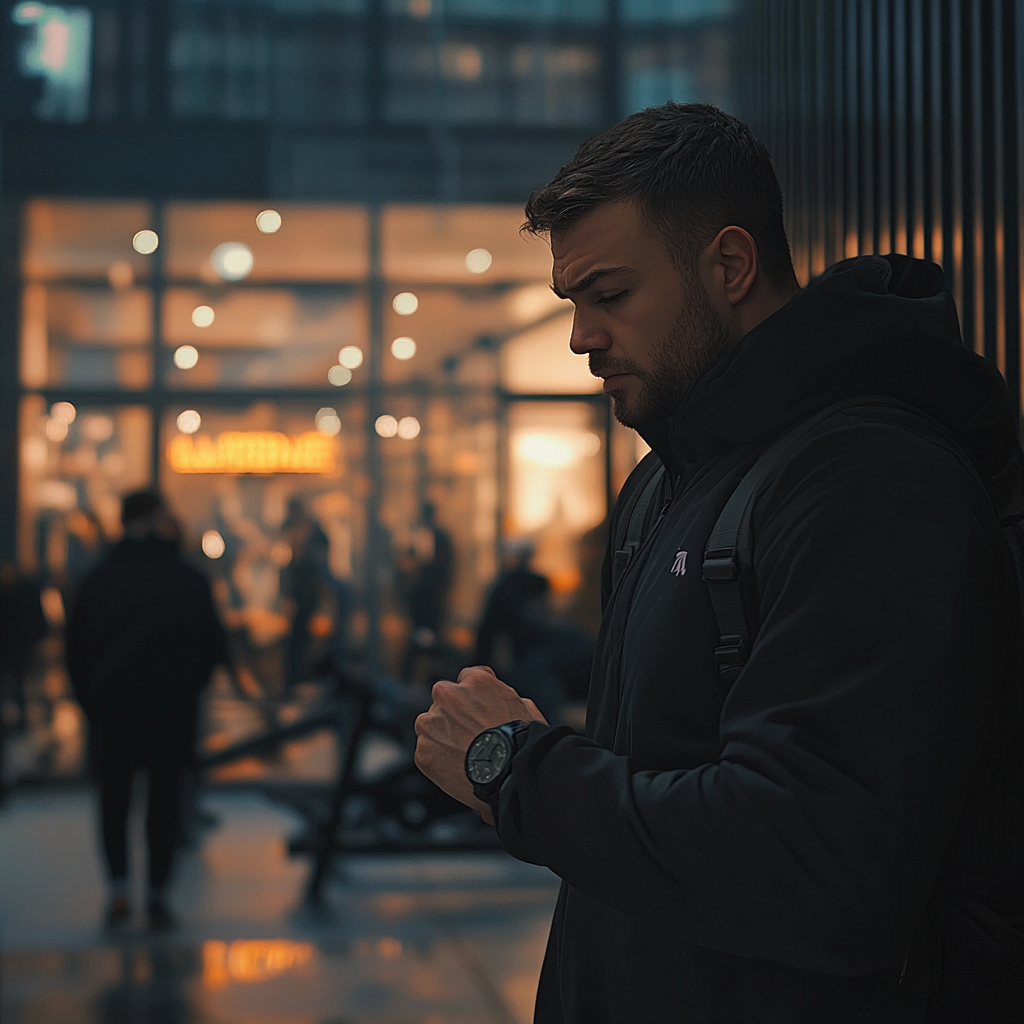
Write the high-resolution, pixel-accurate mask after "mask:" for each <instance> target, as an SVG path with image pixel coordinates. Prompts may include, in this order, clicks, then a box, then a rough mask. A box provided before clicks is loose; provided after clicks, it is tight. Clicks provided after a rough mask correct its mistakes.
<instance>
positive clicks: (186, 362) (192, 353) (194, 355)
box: [174, 345, 199, 370]
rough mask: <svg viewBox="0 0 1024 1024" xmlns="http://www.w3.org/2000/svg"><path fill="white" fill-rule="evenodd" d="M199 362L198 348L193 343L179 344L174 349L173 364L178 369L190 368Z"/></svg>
mask: <svg viewBox="0 0 1024 1024" xmlns="http://www.w3.org/2000/svg"><path fill="white" fill-rule="evenodd" d="M198 362H199V349H197V348H196V347H195V345H179V346H178V348H176V349H175V350H174V365H175V366H176V367H177V368H178V369H179V370H191V369H192V367H193V366H195V365H196V363H198Z"/></svg>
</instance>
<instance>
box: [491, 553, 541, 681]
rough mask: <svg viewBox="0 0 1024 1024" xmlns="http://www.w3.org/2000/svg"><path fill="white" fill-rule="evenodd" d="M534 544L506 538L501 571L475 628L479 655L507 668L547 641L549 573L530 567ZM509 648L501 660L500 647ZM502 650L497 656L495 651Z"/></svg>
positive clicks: (493, 663)
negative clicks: (545, 573)
mask: <svg viewBox="0 0 1024 1024" xmlns="http://www.w3.org/2000/svg"><path fill="white" fill-rule="evenodd" d="M533 549H534V546H533V544H532V543H531V542H530V541H527V540H523V539H520V538H512V539H510V540H508V541H506V542H505V551H504V559H503V562H504V564H503V566H502V572H501V575H500V576H499V577H498V578H497V579H496V580H495V581H494V585H493V586H492V587H491V590H490V593H489V594H488V595H487V601H486V603H485V604H484V612H483V615H482V616H481V618H480V625H479V626H478V627H477V632H476V659H477V661H478V662H479V663H480V664H481V665H483V664H487V665H499V666H500V667H502V668H505V667H506V665H508V666H511V665H513V664H515V663H516V662H520V661H522V660H523V659H524V658H525V657H526V655H527V654H528V653H529V652H530V651H531V650H532V649H534V648H536V647H541V646H543V645H544V644H545V643H546V642H547V625H548V624H547V615H546V599H547V596H548V592H549V591H550V590H551V586H550V584H549V583H548V580H547V577H546V576H542V575H541V574H540V573H539V572H534V571H533V569H531V568H530V559H531V558H532V557H533ZM501 646H504V647H505V648H507V651H506V652H505V656H506V658H507V662H506V663H505V664H502V660H501V656H500V654H499V647H501ZM496 654H499V657H498V658H496V657H495V655H496Z"/></svg>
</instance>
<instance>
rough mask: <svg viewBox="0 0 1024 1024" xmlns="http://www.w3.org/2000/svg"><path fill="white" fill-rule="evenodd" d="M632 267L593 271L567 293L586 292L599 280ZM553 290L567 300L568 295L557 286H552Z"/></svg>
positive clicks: (605, 268)
mask: <svg viewBox="0 0 1024 1024" xmlns="http://www.w3.org/2000/svg"><path fill="white" fill-rule="evenodd" d="M630 269H632V268H630V267H597V268H596V269H594V270H592V271H591V272H590V273H589V274H587V275H586V277H581V278H580V279H579V280H578V281H577V282H576V283H575V284H574V285H571V286H570V287H568V288H566V289H565V291H566V292H570V293H572V294H576V293H577V292H585V291H586V290H587V289H588V288H589V287H590V286H591V285H592V284H593V283H594V282H595V281H596V280H597V279H598V278H600V277H606V276H607V275H608V274H621V273H622V271H624V270H630ZM551 290H552V291H553V292H554V293H555V294H556V295H557V296H558V297H559V298H560V299H567V298H569V296H568V295H566V294H565V293H563V292H562V291H561V290H560V289H559V288H558V287H557V286H555V285H552V286H551Z"/></svg>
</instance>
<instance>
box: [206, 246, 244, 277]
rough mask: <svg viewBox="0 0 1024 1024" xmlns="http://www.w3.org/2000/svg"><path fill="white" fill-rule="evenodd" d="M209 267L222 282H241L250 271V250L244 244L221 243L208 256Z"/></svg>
mask: <svg viewBox="0 0 1024 1024" xmlns="http://www.w3.org/2000/svg"><path fill="white" fill-rule="evenodd" d="M210 265H211V266H212V267H213V272H214V273H215V274H216V275H217V276H218V277H219V278H220V279H221V280H222V281H241V280H242V279H243V278H245V277H248V276H249V274H250V273H251V271H252V267H253V255H252V249H250V248H249V246H247V245H246V244H245V243H244V242H222V243H221V244H220V245H218V246H217V248H216V249H214V250H213V252H212V253H211V254H210Z"/></svg>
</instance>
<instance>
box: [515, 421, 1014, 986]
mask: <svg viewBox="0 0 1024 1024" xmlns="http://www.w3.org/2000/svg"><path fill="white" fill-rule="evenodd" d="M752 526H753V530H754V537H755V557H754V563H755V566H754V568H755V573H756V580H757V587H758V592H759V595H760V616H761V627H760V629H759V631H758V633H757V636H756V639H755V642H754V644H753V646H752V650H751V656H750V659H749V661H748V663H747V665H746V667H745V668H744V670H743V672H742V673H741V675H740V677H739V679H738V680H737V681H736V683H735V684H734V686H733V688H732V690H731V692H730V693H729V695H728V697H727V698H726V699H725V703H724V706H723V709H722V715H721V719H720V740H721V755H720V758H719V760H717V761H716V762H714V763H709V764H704V765H701V766H699V767H697V768H693V769H690V770H661V771H647V770H645V771H640V770H637V769H636V767H635V766H634V765H633V764H632V762H631V760H630V758H629V757H627V756H619V755H615V754H613V753H611V752H610V751H608V750H607V749H604V748H602V747H601V746H599V745H597V744H596V743H594V742H593V741H591V740H589V739H587V738H584V737H580V736H576V735H573V734H571V733H570V732H569V731H568V730H565V729H554V728H547V727H545V726H543V725H538V724H535V725H532V726H531V729H530V735H529V739H528V741H527V744H526V745H525V747H524V748H523V749H522V750H521V751H520V753H519V754H518V755H517V756H516V759H515V761H514V766H513V775H512V776H511V777H510V779H509V781H508V782H507V783H506V785H505V786H504V787H503V789H502V793H501V802H500V808H499V819H498V821H499V831H500V835H501V838H502V841H503V842H504V844H505V846H506V848H507V849H508V850H509V851H510V852H511V853H513V854H514V855H515V856H517V857H521V858H523V859H526V860H531V861H534V862H537V863H541V864H545V865H547V866H548V867H549V868H550V869H551V870H552V871H554V872H555V873H556V874H558V875H560V876H561V877H562V878H563V879H565V880H566V881H567V882H568V883H569V884H570V885H572V886H574V887H576V888H578V889H580V890H581V891H582V892H584V893H586V894H587V895H589V896H591V897H592V898H594V899H597V900H600V901H601V902H603V903H605V904H607V905H609V906H611V907H613V908H615V909H617V910H619V911H621V912H622V913H624V914H626V915H628V916H629V917H630V918H632V919H633V920H634V921H636V922H637V923H638V924H640V925H642V926H644V927H650V928H652V929H655V930H660V931H663V932H666V933H669V934H671V935H673V936H675V937H676V938H677V939H681V940H682V941H686V942H690V943H693V944H695V945H698V946H704V947H708V948H711V949H715V950H719V951H721V952H725V953H731V954H736V955H740V956H746V957H753V958H758V959H763V960H768V961H772V962H776V963H783V964H787V965H789V966H792V967H797V968H803V969H807V970H813V971H819V972H822V973H826V974H834V975H858V974H863V973H866V972H867V971H870V970H873V969H875V968H877V967H880V966H883V965H885V964H889V963H892V962H893V961H895V960H898V959H899V957H900V956H902V954H903V952H905V951H906V949H907V948H908V946H909V944H910V941H911V938H912V935H913V932H914V930H915V928H916V926H917V925H918V923H919V921H920V918H921V915H922V914H923V912H924V908H925V905H926V902H927V899H928V895H929V891H930V888H931V885H932V884H933V881H934V878H935V876H936V873H937V870H938V866H939V862H940V860H941V856H942V852H943V849H944V847H945V845H946V844H947V843H948V842H949V839H950V837H951V835H952V833H953V831H954V827H955V822H956V817H957V814H958V810H959V806H960V804H961V803H962V800H963V794H964V792H965V790H966V787H967V783H968V779H969V776H970V772H971V769H972V764H973V762H974V761H975V759H976V756H977V752H978V750H979V749H980V746H981V744H982V743H983V742H984V734H985V730H986V729H987V728H988V723H989V721H990V719H991V706H992V701H993V699H994V697H993V691H994V688H995V686H996V685H998V681H999V680H1000V679H1001V678H1002V679H1005V678H1006V673H1007V672H1008V671H1009V663H1010V659H1011V657H1012V655H1011V653H1010V648H1011V643H1012V640H1013V635H1014V629H1015V621H1016V607H1017V605H1016V588H1015V582H1014V579H1013V577H1012V575H1011V574H1012V569H1011V568H1010V567H1009V563H1008V559H1007V557H1006V549H1005V546H1004V542H1003V538H1002V535H1001V530H1000V528H999V526H998V523H997V522H996V519H995V515H994V513H993V511H992V508H991V505H990V504H989V501H988V498H987V496H986V494H985V493H984V491H983V489H982V488H981V486H980V485H979V483H978V481H977V480H975V479H974V478H973V477H972V476H971V475H970V474H969V472H968V471H967V470H966V469H965V468H964V467H963V466H962V465H961V463H960V461H959V459H958V458H957V457H956V456H954V455H953V454H952V453H951V452H949V451H946V450H944V449H943V448H941V447H940V446H939V445H938V444H936V443H933V442H932V441H931V440H927V439H925V438H922V437H919V436H915V435H914V434H912V433H911V432H909V431H906V430H902V429H894V428H893V427H892V426H891V425H879V424H877V423H860V424H854V425H853V426H849V424H847V429H832V430H831V431H825V432H824V433H821V434H819V435H818V436H816V437H815V439H814V440H812V441H811V442H810V443H808V445H807V446H806V447H805V448H804V450H803V451H802V452H801V453H800V454H798V455H795V456H794V457H793V458H792V459H791V460H790V462H789V464H788V465H787V466H786V467H784V468H783V469H782V470H781V471H780V473H779V475H778V476H777V477H776V479H775V481H774V482H773V484H772V485H771V487H770V489H769V490H766V492H765V493H764V495H763V496H762V497H761V499H760V500H759V503H758V507H757V509H756V510H755V515H754V519H753V523H752ZM681 632H682V631H681ZM705 640H706V641H707V642H708V643H709V644H710V645H711V646H713V645H714V644H713V639H712V638H710V637H708V638H700V637H697V638H693V637H689V638H687V639H686V641H685V642H705ZM665 685H673V686H675V685H680V686H683V685H686V684H685V680H678V679H666V680H665Z"/></svg>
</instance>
